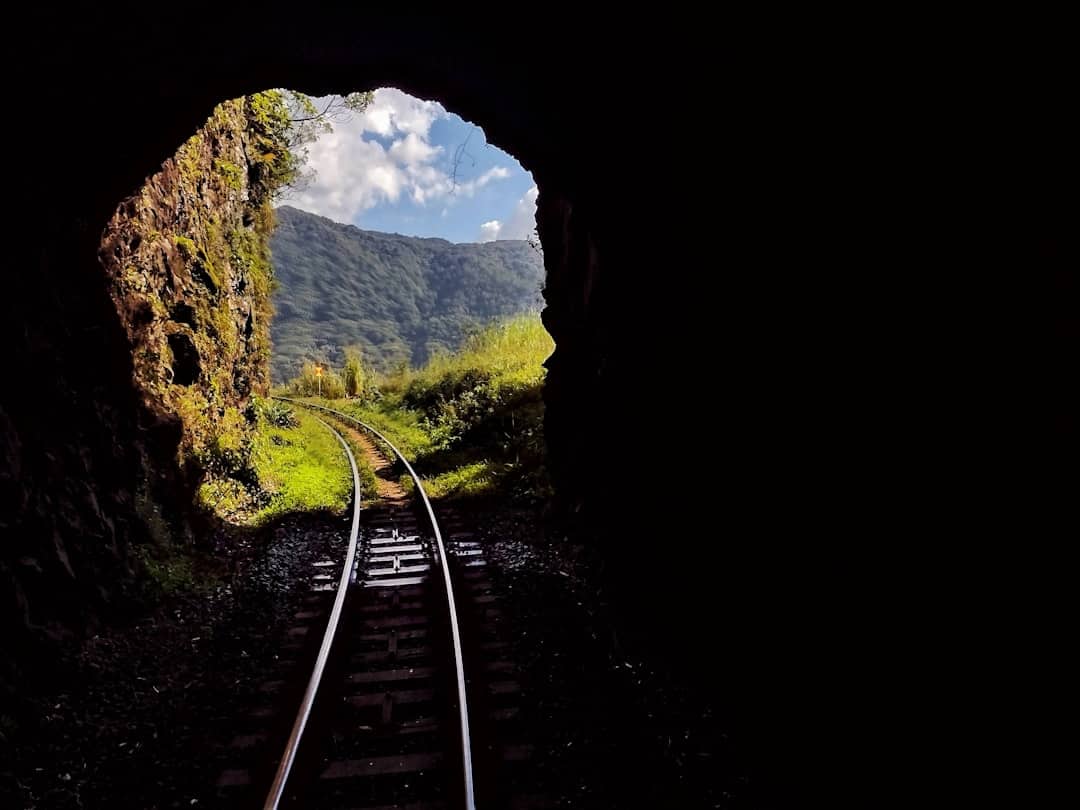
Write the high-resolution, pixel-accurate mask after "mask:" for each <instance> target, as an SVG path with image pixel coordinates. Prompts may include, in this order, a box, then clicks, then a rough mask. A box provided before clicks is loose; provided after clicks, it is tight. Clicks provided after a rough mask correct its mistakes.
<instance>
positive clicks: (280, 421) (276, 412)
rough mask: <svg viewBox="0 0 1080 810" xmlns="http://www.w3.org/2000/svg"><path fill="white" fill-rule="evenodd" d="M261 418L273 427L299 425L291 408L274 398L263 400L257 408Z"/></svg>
mask: <svg viewBox="0 0 1080 810" xmlns="http://www.w3.org/2000/svg"><path fill="white" fill-rule="evenodd" d="M259 411H260V413H261V415H262V418H263V419H265V420H266V421H267V422H268V423H270V424H271V425H273V426H274V427H279V428H294V427H298V426H299V425H300V422H299V420H298V419H297V418H296V414H295V413H293V409H292V408H290V407H289V406H288V405H286V404H285V403H284V402H278V401H277V400H276V399H267V400H264V401H263V402H262V404H261V406H260V408H259Z"/></svg>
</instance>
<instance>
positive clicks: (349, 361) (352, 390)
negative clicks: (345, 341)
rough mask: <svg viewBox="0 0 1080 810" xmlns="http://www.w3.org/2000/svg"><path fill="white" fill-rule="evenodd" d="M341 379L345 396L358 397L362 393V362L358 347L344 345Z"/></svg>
mask: <svg viewBox="0 0 1080 810" xmlns="http://www.w3.org/2000/svg"><path fill="white" fill-rule="evenodd" d="M341 380H342V382H344V383H345V396H347V397H358V396H361V395H362V394H363V393H364V364H363V362H362V361H361V359H360V349H359V347H357V346H348V347H346V349H345V368H344V370H343V371H342V372H341Z"/></svg>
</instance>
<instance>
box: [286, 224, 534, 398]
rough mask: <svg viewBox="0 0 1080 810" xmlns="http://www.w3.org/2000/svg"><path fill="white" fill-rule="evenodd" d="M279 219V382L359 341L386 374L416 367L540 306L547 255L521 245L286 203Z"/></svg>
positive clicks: (336, 357)
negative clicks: (415, 230) (369, 223)
mask: <svg viewBox="0 0 1080 810" xmlns="http://www.w3.org/2000/svg"><path fill="white" fill-rule="evenodd" d="M277 219H278V225H277V229H276V230H275V231H274V236H273V238H272V240H271V242H270V247H271V251H272V256H273V264H274V274H275V276H276V278H277V281H278V282H279V284H280V286H279V288H278V290H277V292H275V293H274V306H275V309H276V310H277V314H276V315H275V316H274V320H273V323H272V324H271V327H270V336H271V339H272V341H273V345H274V349H273V359H272V361H271V363H272V373H273V379H274V381H275V382H284V381H285V380H288V379H290V378H292V377H294V376H296V375H297V374H298V373H299V371H300V366H301V364H302V363H303V361H304V360H308V359H315V360H321V361H329V362H330V363H333V364H335V365H341V364H342V362H343V350H344V347H346V346H353V345H358V346H361V347H362V348H363V351H364V355H365V357H366V358H367V360H368V362H369V363H372V364H373V365H374V366H375V367H376V368H378V369H380V370H388V369H390V368H392V367H394V366H396V365H398V364H400V363H401V362H402V361H407V362H409V363H411V364H412V365H414V366H416V365H420V364H421V363H423V362H424V361H426V360H427V359H428V357H430V355H431V354H432V353H433V352H435V351H438V350H440V349H449V350H454V349H456V348H458V346H460V345H461V341H462V340H463V339H464V337H465V336H466V335H467V334H468V333H469V331H470V330H472V329H474V328H476V327H478V326H482V325H484V324H487V323H489V322H490V321H492V320H494V319H497V318H501V317H504V316H506V315H512V314H516V313H519V312H526V311H535V310H537V309H539V307H540V306H541V298H540V287H541V285H542V283H543V277H544V268H543V261H542V260H541V258H540V256H539V254H538V253H537V252H536V251H535V250H534V249H533V248H532V247H531V246H530V245H529V244H528V243H527V242H524V241H518V240H507V241H498V242H485V243H481V244H462V245H455V244H453V243H452V242H447V241H446V240H445V239H421V238H418V237H414V236H400V235H398V234H391V233H378V232H376V231H362V230H360V229H359V228H356V227H354V226H352V225H342V224H341V223H338V222H334V221H332V220H329V219H326V218H325V217H320V216H316V215H315V214H309V213H307V212H306V211H300V210H298V209H296V208H291V207H288V206H284V207H282V208H279V209H277Z"/></svg>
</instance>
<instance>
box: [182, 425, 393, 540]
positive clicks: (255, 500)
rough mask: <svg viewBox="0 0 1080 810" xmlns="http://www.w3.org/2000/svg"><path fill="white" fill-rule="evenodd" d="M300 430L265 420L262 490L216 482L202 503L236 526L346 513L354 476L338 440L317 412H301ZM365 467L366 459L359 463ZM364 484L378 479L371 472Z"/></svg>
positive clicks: (258, 465)
mask: <svg viewBox="0 0 1080 810" xmlns="http://www.w3.org/2000/svg"><path fill="white" fill-rule="evenodd" d="M293 410H294V414H295V417H296V420H297V426H296V427H279V426H277V425H273V424H271V423H269V422H268V421H266V420H265V419H264V418H262V417H260V419H259V423H258V426H257V429H256V433H255V440H254V441H255V447H254V453H253V461H254V469H255V472H256V475H257V477H258V489H257V490H256V491H254V492H253V491H252V488H251V487H250V486H249V487H245V486H243V485H242V484H240V483H239V482H237V481H235V480H233V479H219V480H211V481H208V482H207V483H205V484H204V485H203V486H202V488H201V491H200V499H201V501H202V503H203V504H204V506H206V507H207V508H209V509H210V510H211V511H212V512H213V513H214V514H216V515H217V516H218V517H220V518H222V519H223V520H226V521H228V522H230V523H234V524H237V525H246V526H259V525H261V524H264V523H266V522H267V521H269V520H272V519H273V518H275V517H278V516H280V515H285V514H288V513H291V512H306V511H318V510H326V511H329V512H333V513H342V512H344V511H345V509H346V508H347V507H348V506H349V504H350V503H351V498H352V471H351V469H350V467H349V463H348V460H347V459H346V457H345V451H344V450H343V449H342V447H341V445H340V444H339V443H338V440H337V439H336V438H335V437H334V435H333V434H332V433H331V432H330V431H329V430H327V429H326V427H325V426H324V425H322V424H321V423H320V422H319V421H318V419H317V418H316V417H315V416H314V415H312V414H311V413H309V412H307V411H305V410H304V409H302V408H295V409H293ZM357 461H358V463H359V464H360V465H361V466H362V467H363V466H365V462H364V460H363V458H362V457H358V458H357ZM362 473H364V474H362V476H361V477H362V479H364V478H370V479H373V478H374V473H372V472H371V471H370V469H366V470H362Z"/></svg>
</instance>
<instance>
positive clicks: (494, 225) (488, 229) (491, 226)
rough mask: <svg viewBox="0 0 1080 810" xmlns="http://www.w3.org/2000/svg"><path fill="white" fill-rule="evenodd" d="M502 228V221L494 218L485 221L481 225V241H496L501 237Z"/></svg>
mask: <svg viewBox="0 0 1080 810" xmlns="http://www.w3.org/2000/svg"><path fill="white" fill-rule="evenodd" d="M501 230H502V223H501V222H499V220H497V219H493V220H491V221H490V222H485V223H484V224H483V225H481V226H480V241H481V242H494V241H495V240H496V239H498V238H499V231H501Z"/></svg>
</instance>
